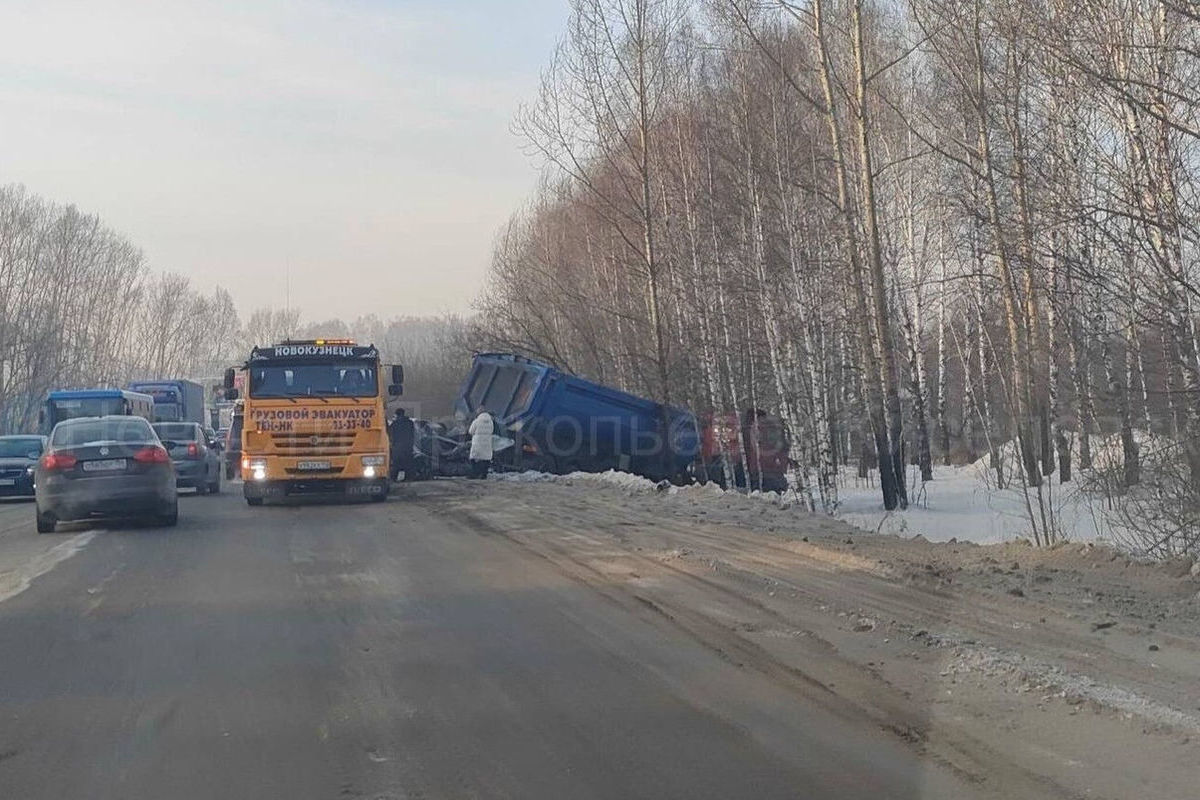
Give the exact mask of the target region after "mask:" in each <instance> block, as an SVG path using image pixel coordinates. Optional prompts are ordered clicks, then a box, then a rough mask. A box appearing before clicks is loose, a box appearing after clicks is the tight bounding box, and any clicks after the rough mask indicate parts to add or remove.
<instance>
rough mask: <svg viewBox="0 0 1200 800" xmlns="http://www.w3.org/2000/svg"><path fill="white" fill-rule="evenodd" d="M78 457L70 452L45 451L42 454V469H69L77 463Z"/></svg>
mask: <svg viewBox="0 0 1200 800" xmlns="http://www.w3.org/2000/svg"><path fill="white" fill-rule="evenodd" d="M78 461H79V459H77V458H75V456H73V455H71V454H70V453H47V454H46V455H44V456H42V469H45V470H55V469H70V468H71V467H73V466H75V464H76V463H78Z"/></svg>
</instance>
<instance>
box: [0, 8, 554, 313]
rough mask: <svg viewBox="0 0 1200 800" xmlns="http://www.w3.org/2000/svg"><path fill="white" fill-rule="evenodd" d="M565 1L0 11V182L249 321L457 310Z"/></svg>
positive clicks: (519, 162)
mask: <svg viewBox="0 0 1200 800" xmlns="http://www.w3.org/2000/svg"><path fill="white" fill-rule="evenodd" d="M565 19H566V0H218V1H216V2H205V1H204V0H186V1H185V0H149V1H148V2H130V1H128V0H126V1H124V2H116V1H115V0H82V1H81V2H61V1H60V0H0V183H11V182H19V183H24V184H25V185H26V186H27V187H28V188H29V189H30V190H31V191H33V192H35V193H37V194H40V195H42V196H44V197H46V198H48V199H52V200H56V201H59V202H73V203H75V204H77V205H78V206H79V207H80V208H82V209H84V210H86V211H91V212H95V213H98V214H99V215H100V216H101V217H102V218H103V219H104V220H105V221H106V222H107V223H108V224H109V225H111V226H112V227H113V228H115V229H117V230H119V231H120V232H122V233H124V234H125V235H126V236H128V237H129V238H130V239H132V240H133V241H134V242H135V243H137V244H138V245H139V246H141V247H142V248H143V249H144V250H145V252H146V255H147V257H148V259H149V261H150V263H151V264H152V265H153V266H154V267H155V268H158V269H169V270H175V271H178V272H181V273H184V274H186V275H188V276H189V277H191V278H192V279H193V281H194V282H195V283H196V284H197V285H198V286H200V287H202V288H204V289H208V288H210V287H211V286H213V285H215V284H217V283H220V284H222V285H224V286H226V287H228V288H229V289H230V291H231V292H232V293H233V295H234V297H235V299H236V300H237V302H238V305H239V307H240V308H241V309H242V310H243V312H246V311H248V310H249V309H251V308H253V307H255V306H258V305H265V304H279V305H282V304H283V302H284V286H285V275H287V273H288V271H289V269H290V276H291V277H290V285H291V299H292V305H293V306H295V307H298V308H300V309H301V310H302V311H303V313H304V317H305V318H306V319H309V320H313V319H322V318H327V317H353V316H356V315H358V314H361V313H367V312H374V313H377V314H380V315H383V316H388V315H392V314H400V313H404V314H409V313H427V312H442V311H463V310H466V309H467V308H468V307H469V304H470V302H471V300H472V299H473V298H474V296H475V293H476V291H477V288H478V285H479V282H480V280H481V278H482V276H483V273H484V269H485V267H486V265H487V262H488V259H489V256H490V251H491V242H492V237H493V236H494V234H495V232H496V230H497V228H498V227H499V226H500V225H501V224H502V223H503V222H504V220H505V219H506V218H507V216H508V215H509V213H511V211H512V210H513V209H514V208H515V207H516V206H517V205H518V204H519V203H520V202H521V201H522V200H523V199H524V198H525V196H526V195H527V194H528V193H529V191H530V190H531V189H532V188H533V185H534V183H535V168H534V166H533V165H532V164H531V163H530V162H529V160H528V159H527V158H526V157H525V156H524V155H523V154H522V152H521V149H520V142H519V140H518V139H517V138H516V137H514V136H513V135H512V134H511V133H510V132H509V123H510V121H511V119H512V116H513V113H514V111H515V110H516V107H517V105H518V103H520V102H521V101H522V100H527V99H532V97H533V95H534V93H535V91H536V87H537V81H538V73H539V71H540V70H541V69H542V67H543V66H544V65H545V64H546V63H547V61H548V59H549V56H550V53H551V51H552V49H553V46H554V42H555V40H556V39H557V37H558V36H559V34H560V33H561V31H562V28H563V25H564V23H565Z"/></svg>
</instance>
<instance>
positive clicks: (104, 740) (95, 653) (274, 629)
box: [0, 482, 978, 800]
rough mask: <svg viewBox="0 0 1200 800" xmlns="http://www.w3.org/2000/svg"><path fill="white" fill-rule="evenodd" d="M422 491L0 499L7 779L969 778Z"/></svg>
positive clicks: (462, 784)
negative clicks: (167, 513) (166, 523)
mask: <svg viewBox="0 0 1200 800" xmlns="http://www.w3.org/2000/svg"><path fill="white" fill-rule="evenodd" d="M439 484H440V485H438V486H436V487H432V488H431V487H430V485H426V486H425V487H422V486H420V485H417V486H404V487H401V489H400V491H398V492H397V493H396V494H395V495H394V496H393V498H392V499H391V500H390V501H389V502H388V503H386V504H356V505H332V504H330V505H323V504H322V505H304V506H298V507H297V506H292V507H264V508H249V507H247V506H246V505H245V503H244V502H243V501H242V499H241V497H240V493H239V492H238V491H237V487H234V486H230V487H226V493H225V494H224V495H222V496H218V497H184V498H181V509H180V523H179V526H178V527H177V528H175V529H157V528H138V527H135V526H122V525H107V526H97V527H99V528H102V529H99V530H97V531H96V532H94V533H90V534H89V533H81V531H84V530H86V529H84V528H76V529H72V530H68V531H64V532H60V533H56V534H53V535H52V536H42V537H39V536H38V535H37V534H36V533H34V530H33V509H32V506H31V505H29V504H27V503H20V504H12V503H5V504H3V505H2V506H0V573H2V574H0V577H3V576H4V575H7V579H6V580H7V584H6V585H8V586H9V590H8V591H7V592H0V598H5V597H6V599H3V600H2V601H0V797H3V798H21V799H22V800H34V799H35V798H54V800H63V798H123V799H129V798H155V799H156V800H157V799H159V798H162V799H169V800H186V799H188V798H222V799H224V800H232V799H233V798H256V799H259V798H289V799H299V798H329V799H333V798H347V797H351V798H352V797H365V798H442V797H446V798H457V797H463V798H676V797H677V798H710V797H711V798H737V797H747V798H776V797H791V798H871V800H881V798H933V797H938V798H940V797H955V798H963V797H971V796H975V792H977V791H978V787H973V786H971V785H966V784H963V783H960V782H959V781H958V779H956V778H955V777H954V776H953V775H951V774H949V773H947V772H945V771H943V770H942V769H941V768H939V767H937V766H934V765H931V764H929V763H926V762H924V761H922V760H921V758H920V757H919V754H918V752H917V751H916V750H915V749H914V748H913V747H912V746H910V745H909V744H907V743H905V742H904V741H902V739H901V738H900V737H898V736H896V735H894V734H890V733H887V732H884V731H882V730H879V729H878V727H877V726H872V725H870V724H868V723H865V722H864V721H863V720H861V719H856V718H854V717H853V716H851V715H844V714H839V713H838V712H837V711H836V710H831V709H830V708H828V707H823V706H820V705H819V704H816V703H814V702H812V700H811V699H806V698H805V697H804V696H803V695H801V694H797V693H796V692H795V691H792V690H790V689H789V688H788V687H787V686H784V685H780V684H776V683H772V682H771V681H770V680H769V679H768V678H767V677H765V676H763V675H761V674H759V673H755V672H753V671H749V670H746V669H743V668H741V667H740V666H739V665H738V664H737V663H736V660H735V659H731V658H729V657H728V656H727V655H725V654H723V653H721V652H720V651H719V650H718V649H714V648H713V647H710V646H706V644H705V643H704V642H701V641H697V640H696V639H695V638H693V637H691V636H689V635H688V634H687V633H686V632H685V631H684V630H681V629H679V628H677V627H675V626H673V625H672V624H671V623H670V620H667V619H663V617H662V616H661V615H659V614H656V613H654V611H653V610H652V609H645V610H639V609H638V608H636V604H634V605H633V606H631V605H629V604H625V603H620V602H615V601H614V600H613V599H612V598H611V597H610V596H607V595H606V594H605V593H603V592H601V591H598V590H597V589H596V587H595V586H592V585H589V584H588V583H586V582H583V581H580V580H578V579H577V578H575V577H572V576H570V575H568V574H565V573H562V572H560V571H559V570H558V569H557V568H556V566H555V565H554V564H553V563H551V562H549V561H547V560H545V559H541V558H538V557H537V556H535V555H532V554H531V553H530V552H529V551H527V550H523V549H521V548H520V547H518V546H516V545H515V544H514V543H513V542H512V541H510V540H508V539H506V538H504V537H502V536H498V535H494V534H492V533H490V532H489V531H488V530H486V529H485V528H483V527H481V526H473V525H471V524H470V522H469V520H465V519H463V518H460V517H457V516H455V515H454V514H447V513H446V512H445V509H446V498H447V493H448V492H449V493H450V494H451V496H452V493H453V491H454V486H453V485H452V484H447V483H443V482H439ZM431 491H436V492H437V493H438V501H437V502H433V500H432V499H431V497H432V495H430V494H429V492H431ZM18 562H19V563H18ZM22 570H24V573H22ZM19 573H20V574H24V578H22V579H20V580H18V579H17V578H19V577H20V574H19ZM14 576H17V577H14Z"/></svg>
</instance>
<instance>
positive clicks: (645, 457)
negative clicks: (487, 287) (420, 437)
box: [454, 353, 700, 482]
mask: <svg viewBox="0 0 1200 800" xmlns="http://www.w3.org/2000/svg"><path fill="white" fill-rule="evenodd" d="M480 409H486V410H487V411H488V412H489V413H491V415H492V417H493V418H494V419H495V420H496V423H497V426H498V430H497V433H499V434H500V435H502V436H505V437H509V438H511V439H512V440H514V445H513V446H512V447H508V448H505V449H504V450H503V451H502V452H501V453H500V454H498V456H497V458H498V459H499V460H500V462H501V463H500V466H503V467H507V468H510V469H533V470H541V471H545V472H556V473H560V474H565V473H568V472H574V471H576V470H580V471H584V472H603V471H605V470H609V469H617V470H622V471H624V472H632V473H635V474H638V475H641V476H643V477H646V478H649V479H651V480H672V481H676V482H686V481H687V480H688V479H689V470H690V468H691V465H692V463H693V461H695V459H696V456H697V454H698V453H699V451H700V434H699V431H698V429H697V426H696V417H695V416H694V415H693V414H692V413H691V412H690V411H688V410H686V409H683V408H676V407H674V406H668V405H663V404H662V403H656V402H654V401H653V400H647V399H646V398H643V397H638V396H636V395H632V394H629V393H628V392H622V391H620V390H618V389H613V388H611V387H608V386H602V385H601V384H598V383H594V382H593V381H589V380H585V379H583V378H579V377H576V376H574V375H568V374H567V373H565V372H563V371H561V370H559V369H557V368H556V367H552V366H550V365H549V364H544V363H542V362H540V361H535V360H533V359H531V358H526V357H524V356H517V355H510V354H505V353H480V354H479V355H476V356H475V361H474V363H473V364H472V366H471V371H470V373H468V375H467V379H466V380H465V381H464V382H463V385H462V389H461V390H460V392H459V395H458V398H457V399H456V401H455V408H454V410H455V415H456V416H458V417H459V418H460V419H464V420H470V419H471V418H473V417H474V416H475V415H476V414H477V413H478V412H479V410H480Z"/></svg>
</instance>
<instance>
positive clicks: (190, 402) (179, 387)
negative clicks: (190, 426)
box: [129, 380, 208, 425]
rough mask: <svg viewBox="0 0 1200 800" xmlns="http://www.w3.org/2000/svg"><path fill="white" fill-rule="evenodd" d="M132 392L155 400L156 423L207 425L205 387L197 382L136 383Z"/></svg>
mask: <svg viewBox="0 0 1200 800" xmlns="http://www.w3.org/2000/svg"><path fill="white" fill-rule="evenodd" d="M129 390H130V391H131V392H141V393H142V394H148V395H150V396H151V397H153V398H154V422H195V423H197V424H199V425H207V424H208V420H206V419H205V418H204V387H203V386H201V385H200V384H198V383H196V382H195V381H185V380H162V381H135V382H134V383H131V384H129Z"/></svg>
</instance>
